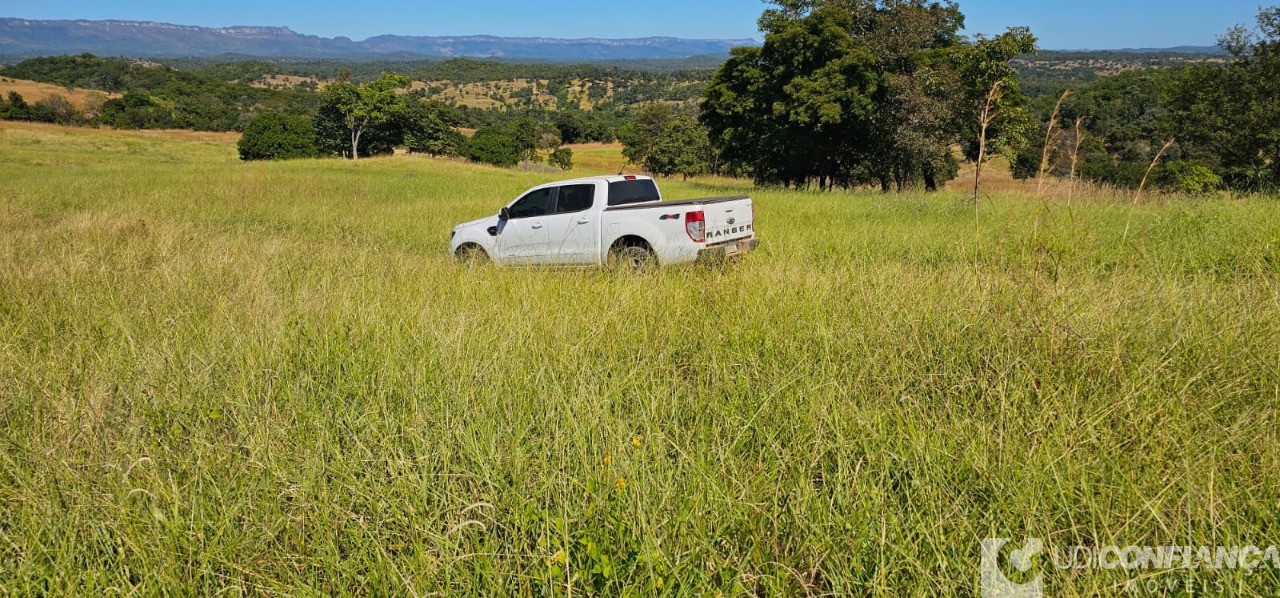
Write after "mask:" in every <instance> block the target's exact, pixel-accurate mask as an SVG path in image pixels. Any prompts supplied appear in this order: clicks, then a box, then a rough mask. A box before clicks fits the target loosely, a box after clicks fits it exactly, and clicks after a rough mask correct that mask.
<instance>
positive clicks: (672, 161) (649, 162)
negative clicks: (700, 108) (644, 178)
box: [644, 115, 712, 180]
mask: <svg viewBox="0 0 1280 598" xmlns="http://www.w3.org/2000/svg"><path fill="white" fill-rule="evenodd" d="M711 153H712V150H711V141H710V140H709V139H708V138H707V130H706V129H705V128H704V127H703V126H702V125H701V124H700V123H699V122H698V120H697V119H696V118H694V117H692V116H687V115H681V116H677V117H675V118H672V119H671V120H669V121H667V122H666V123H665V124H664V125H663V127H662V130H661V132H660V133H659V134H658V137H657V139H656V140H655V142H654V144H653V146H652V149H651V150H650V151H649V155H648V156H646V157H645V158H644V166H645V169H646V170H648V171H649V172H652V173H654V174H657V175H660V176H664V177H665V176H671V175H675V174H678V175H681V176H683V177H684V178H685V179H686V180H688V178H689V177H691V176H696V175H699V174H705V173H706V172H707V171H708V170H710V168H711Z"/></svg>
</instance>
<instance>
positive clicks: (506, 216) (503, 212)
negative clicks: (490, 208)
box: [498, 208, 511, 220]
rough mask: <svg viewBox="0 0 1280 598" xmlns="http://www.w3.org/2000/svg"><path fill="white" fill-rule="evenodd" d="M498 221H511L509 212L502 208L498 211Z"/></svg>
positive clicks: (507, 209)
mask: <svg viewBox="0 0 1280 598" xmlns="http://www.w3.org/2000/svg"><path fill="white" fill-rule="evenodd" d="M498 220H511V210H510V209H509V208H502V209H501V210H499V211H498Z"/></svg>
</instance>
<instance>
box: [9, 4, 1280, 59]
mask: <svg viewBox="0 0 1280 598" xmlns="http://www.w3.org/2000/svg"><path fill="white" fill-rule="evenodd" d="M1265 1H1266V0H1247V1H1241V0H1217V1H1211V0H1164V1H1153V0H1139V1H1133V0H1071V1H1062V0H1059V1H1056V2H1034V1H1032V2H1026V1H1017V0H967V1H965V0H962V1H961V2H960V8H961V10H963V11H964V13H965V15H966V16H967V17H968V25H969V27H968V30H969V32H970V33H998V32H1000V31H1003V30H1004V29H1006V28H1008V27H1011V26H1016V25H1027V26H1030V27H1031V30H1032V32H1034V33H1035V34H1036V35H1037V36H1039V37H1040V40H1041V43H1040V45H1041V47H1042V48H1046V49H1076V48H1095V49H1104V48H1126V47H1168V46H1179V45H1212V44H1213V43H1214V40H1215V38H1216V36H1217V35H1218V34H1219V33H1221V32H1223V31H1225V30H1226V28H1227V27H1229V26H1231V25H1234V24H1236V23H1243V22H1248V23H1252V22H1253V15H1254V14H1256V13H1257V9H1258V5H1259V3H1260V2H1265ZM352 6H354V7H356V8H354V9H353V8H351V7H352ZM763 8H764V4H763V3H762V2H758V1H756V0H696V1H690V0H647V1H644V2H634V1H614V2H609V1H603V2H602V1H600V0H591V1H589V2H588V1H584V0H571V1H558V2H552V1H548V0H489V1H483V0H480V1H473V2H467V1H462V2H459V1H457V0H454V1H440V0H417V1H405V0H374V1H373V2H367V3H366V2H360V1H359V0H357V1H355V2H352V1H350V0H312V1H310V2H287V1H279V0H278V1H275V2H272V1H269V0H253V1H247V0H222V1H218V2H190V3H188V2H182V1H181V0H179V1H174V0H116V1H110V2H103V1H102V0H92V1H90V0H41V1H39V2H32V1H29V0H18V1H17V2H5V6H4V7H0V16H12V17H22V18H28V19H125V20H140V21H164V22H169V23H179V24H184V25H203V26H209V27H220V26H227V25H287V26H289V27H291V28H292V29H293V30H295V31H298V32H300V33H307V34H312V35H322V36H325V37H335V36H339V35H345V36H347V37H350V38H352V39H357V40H359V39H364V38H366V37H370V36H373V35H378V34H382V33H393V34H401V35H466V34H479V33H485V34H492V35H504V36H546V37H646V36H651V35H670V36H675V37H696V38H756V39H759V38H760V35H759V32H758V31H756V26H755V21H756V18H757V17H758V16H759V15H760V12H761V10H762V9H763Z"/></svg>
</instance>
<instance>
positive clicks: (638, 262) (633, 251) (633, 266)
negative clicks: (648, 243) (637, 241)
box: [609, 245, 658, 271]
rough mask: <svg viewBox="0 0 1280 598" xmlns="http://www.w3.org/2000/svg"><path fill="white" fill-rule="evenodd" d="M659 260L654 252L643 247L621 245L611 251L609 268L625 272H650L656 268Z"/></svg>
mask: <svg viewBox="0 0 1280 598" xmlns="http://www.w3.org/2000/svg"><path fill="white" fill-rule="evenodd" d="M657 263H658V258H657V257H656V256H654V255H653V250H651V249H649V248H648V247H645V246H643V245H620V246H617V247H614V248H613V249H610V250H609V267H611V268H616V269H623V270H633V271H638V270H648V269H649V268H652V267H654V266H656V265H657Z"/></svg>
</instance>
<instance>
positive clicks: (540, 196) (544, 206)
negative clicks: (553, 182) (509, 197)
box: [510, 187, 555, 220]
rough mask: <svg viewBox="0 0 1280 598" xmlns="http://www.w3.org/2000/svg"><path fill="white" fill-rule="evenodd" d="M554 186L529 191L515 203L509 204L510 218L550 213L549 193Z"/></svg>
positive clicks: (531, 216)
mask: <svg viewBox="0 0 1280 598" xmlns="http://www.w3.org/2000/svg"><path fill="white" fill-rule="evenodd" d="M553 191H555V187H547V188H546V189H538V190H537V191H530V192H529V193H527V194H525V196H524V197H521V198H520V199H519V200H517V201H516V202H515V203H513V204H511V208H510V212H511V218H512V219H513V220H514V219H516V218H533V217H534V216H546V215H547V214H550V213H551V195H552V192H553Z"/></svg>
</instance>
